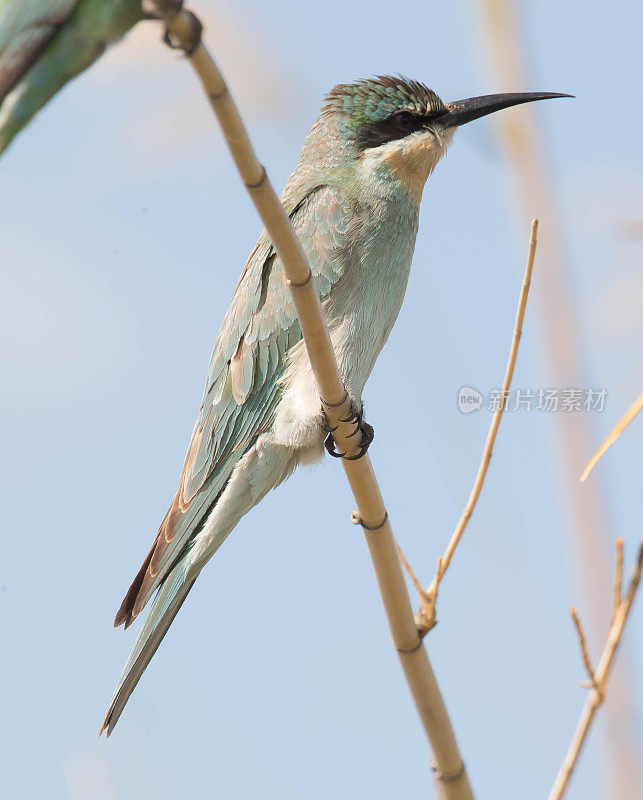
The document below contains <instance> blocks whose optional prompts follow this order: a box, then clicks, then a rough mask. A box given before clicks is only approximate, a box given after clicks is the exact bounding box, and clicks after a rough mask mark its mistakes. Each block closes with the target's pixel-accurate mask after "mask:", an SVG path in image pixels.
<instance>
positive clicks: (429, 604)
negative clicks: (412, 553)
mask: <svg viewBox="0 0 643 800" xmlns="http://www.w3.org/2000/svg"><path fill="white" fill-rule="evenodd" d="M537 234H538V220H537V219H534V220H532V223H531V235H530V237H529V251H528V255H527V266H526V269H525V277H524V278H523V281H522V287H521V289H520V297H519V299H518V309H517V311H516V322H515V325H514V330H513V335H512V338H511V348H510V349H509V359H508V361H507V369H506V370H505V377H504V380H503V382H502V391H501V395H500V401H499V404H498V407H497V408H496V410H495V412H494V415H493V418H492V420H491V425H490V426H489V433H488V434H487V441H486V442H485V446H484V450H483V453H482V459H481V461H480V466H479V467H478V473H477V475H476V477H475V480H474V482H473V488H472V489H471V494H470V495H469V499H468V500H467V504H466V506H465V507H464V511H463V512H462V515H461V516H460V519H459V520H458V524H457V525H456V528H455V531H454V532H453V535H452V537H451V540H450V541H449V544H448V545H447V548H446V550H445V551H444V555H443V556H442V557H441V558H439V559H438V564H437V569H436V571H435V575H434V576H433V580H432V581H431V584H430V585H429V587H428V588H427V589H426V591H421V592H420V609H419V611H418V613H417V616H416V620H415V621H416V625H417V627H418V630H419V632H420V635H421V636H425V635H426V634H427V633H428V632H429V631H430V630H431V629H432V628H433V627H435V625H436V604H437V600H438V589H439V587H440V583H441V581H442V579H443V578H444V575H445V573H446V571H447V569H448V568H449V564H450V563H451V559H452V558H453V554H454V553H455V551H456V548H457V546H458V544H459V543H460V540H461V539H462V536H463V534H464V532H465V530H466V527H467V525H468V524H469V520H470V519H471V515H472V514H473V511H474V509H475V507H476V504H477V502H478V498H479V497H480V492H481V491H482V486H483V484H484V481H485V478H486V476H487V470H488V468H489V462H490V461H491V455H492V453H493V446H494V444H495V441H496V436H497V434H498V428H499V427H500V420H501V419H502V415H503V413H504V410H505V406H506V398H507V397H508V395H509V390H510V388H511V381H512V378H513V374H514V368H515V366H516V358H517V356H518V347H519V346H520V337H521V335H522V323H523V320H524V318H525V309H526V307H527V298H528V296H529V287H530V286H531V275H532V272H533V269H534V259H535V257H536V245H537V243H538V238H537ZM403 563H404V564H405V566H407V569H408V571H409V574H410V575H411V579H412V580H414V581H417V579H416V578H415V576H414V575H413V572H412V570H411V569H410V568H409V567H408V565H407V564H406V559H404V562H403Z"/></svg>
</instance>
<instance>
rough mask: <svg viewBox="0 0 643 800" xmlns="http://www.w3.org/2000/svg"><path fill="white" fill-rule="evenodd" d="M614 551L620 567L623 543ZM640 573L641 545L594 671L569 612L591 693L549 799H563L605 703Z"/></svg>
mask: <svg viewBox="0 0 643 800" xmlns="http://www.w3.org/2000/svg"><path fill="white" fill-rule="evenodd" d="M619 541H621V540H619ZM619 549H620V551H621V555H620V557H619V555H618V552H619ZM616 551H617V565H618V563H619V558H620V559H621V564H622V541H621V544H620V545H619V544H618V542H617V545H616ZM621 568H622V567H621ZM617 570H618V566H617ZM641 572H643V544H641V545H640V546H639V552H638V556H637V559H636V562H635V563H634V567H633V569H632V575H631V577H630V582H629V584H628V587H627V591H626V593H625V596H621V595H620V589H619V598H618V603H617V607H616V608H615V610H614V618H613V619H612V624H611V626H610V630H609V634H608V636H607V642H606V643H605V648H604V649H603V653H602V655H601V659H600V661H599V662H598V666H597V667H596V669H595V670H593V669H592V666H591V663H590V661H589V656H588V655H587V648H586V645H585V637H584V635H583V633H582V628H581V627H580V622H578V618H577V617H576V615H575V612H574V610H573V609H572V617H573V619H574V624H575V625H576V630H577V632H578V636H579V641H580V647H581V655H582V658H583V663H584V665H585V669H586V670H587V671H588V673H589V675H590V679H591V680H590V686H591V691H590V694H589V696H588V698H587V701H586V703H585V707H584V708H583V711H582V713H581V716H580V719H579V721H578V725H577V726H576V731H575V732H574V736H573V738H572V742H571V744H570V746H569V750H568V751H567V755H566V756H565V760H564V761H563V764H562V766H561V768H560V771H559V773H558V775H557V777H556V780H555V781H554V785H553V787H552V790H551V792H550V794H549V800H560V798H562V796H563V795H564V793H565V791H566V789H567V786H568V784H569V780H570V778H571V775H572V772H573V771H574V768H575V766H576V763H577V762H578V758H579V756H580V752H581V749H582V747H583V744H584V743H585V739H586V738H587V734H588V733H589V729H590V726H591V724H592V721H593V719H594V716H595V715H596V712H597V711H598V709H599V707H600V706H601V705H602V704H603V703H604V702H605V693H606V691H607V682H608V680H609V673H610V669H611V666H612V662H613V660H614V656H615V655H616V650H617V648H618V646H619V644H620V641H621V637H622V636H623V631H624V629H625V623H626V622H627V618H628V616H629V613H630V611H631V609H632V604H633V602H634V597H635V596H636V592H637V589H638V588H639V584H640V582H641Z"/></svg>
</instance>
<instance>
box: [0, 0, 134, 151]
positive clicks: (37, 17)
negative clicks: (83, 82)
mask: <svg viewBox="0 0 643 800" xmlns="http://www.w3.org/2000/svg"><path fill="white" fill-rule="evenodd" d="M143 18H144V14H143V12H142V10H141V0H2V2H0V153H2V152H3V151H4V150H5V149H6V148H7V146H8V145H9V143H10V142H11V140H12V139H13V137H14V136H15V135H16V134H17V133H18V132H19V131H20V130H22V128H24V126H25V125H26V124H27V123H28V122H29V121H30V120H31V118H32V117H33V116H34V114H35V113H36V112H37V111H39V110H40V109H41V108H42V107H43V106H44V105H45V103H47V102H48V101H49V100H50V99H51V98H52V97H53V96H54V95H55V94H56V92H58V91H59V90H60V89H62V87H63V86H64V85H65V84H66V83H67V82H68V81H70V80H71V79H72V78H75V77H76V75H78V74H79V73H81V72H82V71H83V70H85V69H87V67H89V66H90V65H91V64H93V63H94V61H95V60H96V59H97V58H98V57H99V56H101V55H102V54H103V52H104V51H105V48H106V47H107V46H108V45H110V44H112V43H113V42H116V41H118V40H119V39H120V38H121V37H122V36H124V35H125V33H127V31H128V30H129V29H130V28H131V27H132V26H133V25H134V24H135V23H136V22H138V21H139V20H141V19H143Z"/></svg>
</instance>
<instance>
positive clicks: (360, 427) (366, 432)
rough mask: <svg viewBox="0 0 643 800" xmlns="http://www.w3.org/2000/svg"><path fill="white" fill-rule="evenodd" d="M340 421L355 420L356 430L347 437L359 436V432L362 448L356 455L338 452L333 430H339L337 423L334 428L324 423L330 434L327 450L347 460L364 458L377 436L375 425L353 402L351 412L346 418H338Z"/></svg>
mask: <svg viewBox="0 0 643 800" xmlns="http://www.w3.org/2000/svg"><path fill="white" fill-rule="evenodd" d="M337 421H338V422H346V423H350V422H354V423H356V427H355V430H354V431H353V433H349V434H348V436H347V437H346V438H347V439H350V437H351V436H357V434H358V433H359V434H360V435H361V437H362V438H361V441H360V448H359V450H358V452H357V453H356V454H355V455H354V456H347V455H346V454H345V453H338V452H337V450H336V449H335V440H334V439H333V432H334V431H336V430H337V427H338V426H337V425H336V426H335V427H334V428H331V427H329V426H328V425H322V428H323V429H324V430H325V431H327V432H328V436H327V437H326V441H325V442H324V445H325V447H326V450H327V451H328V452H329V453H330V455H331V456H333V458H345V459H346V460H347V461H357V459H358V458H362V456H364V455H365V454H366V451H367V450H368V448H369V446H370V444H371V442H372V441H373V439H374V438H375V431H374V430H373V426H372V425H369V424H368V422H365V421H364V417H363V410H362V411H357V409H356V408H355V407H354V406H353V405H352V404H351V413H350V415H349V416H348V417H346V419H338V420H337Z"/></svg>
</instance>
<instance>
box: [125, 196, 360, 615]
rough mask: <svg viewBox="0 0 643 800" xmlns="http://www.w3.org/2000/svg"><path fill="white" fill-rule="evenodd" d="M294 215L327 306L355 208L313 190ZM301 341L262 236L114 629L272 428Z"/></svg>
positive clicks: (146, 595)
mask: <svg viewBox="0 0 643 800" xmlns="http://www.w3.org/2000/svg"><path fill="white" fill-rule="evenodd" d="M291 207H292V208H293V211H292V213H291V219H292V222H293V225H294V227H295V229H296V230H297V232H298V234H299V236H300V238H301V241H302V244H303V246H304V249H305V251H306V253H307V255H308V257H309V260H310V265H311V270H312V272H313V276H314V280H315V284H316V286H317V288H318V290H319V292H320V296H321V297H322V299H323V298H324V297H325V296H327V294H328V293H329V292H330V290H331V287H332V286H333V285H334V284H335V283H336V282H337V281H338V280H339V278H340V277H341V274H342V265H343V260H342V259H341V258H340V257H339V251H341V249H342V247H343V245H344V243H345V236H344V234H345V233H346V231H347V228H348V224H349V220H350V218H351V209H350V207H349V205H348V202H347V201H346V199H345V198H344V197H343V196H342V194H341V193H340V192H339V190H338V189H335V188H331V187H328V186H322V187H314V188H313V189H311V190H309V191H308V192H307V193H304V194H303V197H302V199H301V200H300V201H299V202H298V203H297V204H296V205H295V204H291ZM329 226H330V227H332V229H333V230H331V231H329V230H328V228H329ZM300 340H301V331H300V328H299V323H298V322H297V315H296V312H295V309H294V305H293V302H292V298H291V296H290V291H289V290H288V288H287V286H286V282H285V280H284V273H283V265H282V264H281V261H280V259H279V258H278V256H277V255H276V254H275V252H274V250H273V248H272V245H271V243H270V240H269V239H268V237H267V234H266V233H265V231H264V232H263V233H262V234H261V236H260V237H259V241H258V243H257V245H256V247H255V249H254V250H253V252H252V254H251V255H250V258H249V259H248V262H247V264H246V266H245V268H244V270H243V273H242V275H241V278H240V279H239V283H238V284H237V288H236V290H235V294H234V297H233V300H232V304H231V306H230V308H229V310H228V313H227V314H226V317H225V319H224V321H223V325H222V326H221V329H220V331H219V335H218V337H217V340H216V342H215V345H214V349H213V352H212V357H211V359H210V366H209V370H208V377H207V380H206V383H205V392H204V396H203V401H202V403H201V409H200V413H199V418H198V419H197V423H196V425H195V428H194V433H193V436H192V440H191V442H190V446H189V448H188V452H187V455H186V459H185V464H184V466H183V472H182V474H181V479H180V481H179V487H178V490H177V493H176V495H175V497H174V500H173V501H172V504H171V505H170V508H169V509H168V512H167V514H166V516H165V518H164V520H163V522H162V523H161V526H160V528H159V531H158V534H157V537H156V540H155V542H154V545H153V546H152V549H151V550H150V552H149V554H148V556H147V558H146V559H145V562H144V563H143V566H142V567H141V570H140V571H139V573H138V575H137V576H136V578H135V580H134V582H133V584H132V586H131V587H130V590H129V592H128V593H127V595H126V597H125V599H124V601H123V604H122V605H121V608H120V609H119V612H118V614H117V615H116V620H115V624H116V625H119V624H121V623H125V625H126V626H127V625H129V624H130V623H131V622H132V620H133V619H134V617H136V615H137V614H138V613H139V612H140V611H141V610H142V608H143V607H144V606H145V604H146V603H147V602H148V600H149V599H150V597H151V596H152V594H153V593H154V591H155V590H156V589H157V588H158V586H159V585H160V584H161V582H162V581H163V579H164V577H165V575H166V574H167V572H168V571H169V569H171V567H172V566H173V564H174V563H175V562H176V559H177V558H178V557H179V556H180V554H181V553H182V552H183V550H184V548H185V546H186V545H187V544H188V542H189V541H190V539H191V538H192V537H193V536H194V534H195V533H196V531H197V530H198V529H199V526H200V524H201V523H202V521H203V520H204V518H205V516H206V515H207V513H208V512H209V510H210V509H211V508H212V506H213V505H214V503H216V501H217V498H218V497H219V495H220V493H221V492H222V491H223V489H224V487H225V485H226V482H227V480H228V478H229V476H230V474H231V472H232V470H233V469H234V466H235V464H236V463H237V461H238V460H239V459H240V458H241V457H242V456H243V454H244V452H245V451H246V450H247V449H248V448H249V447H250V446H252V443H253V442H254V440H255V439H256V437H257V436H258V435H259V434H260V433H261V432H262V431H264V430H267V429H268V428H269V426H270V424H271V422H272V419H273V416H274V410H275V406H276V403H277V401H278V395H279V386H280V383H279V382H280V379H281V377H282V375H283V373H284V370H285V366H286V359H287V353H288V351H289V349H290V348H291V347H293V346H294V345H295V344H297V342H298V341H300Z"/></svg>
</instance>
